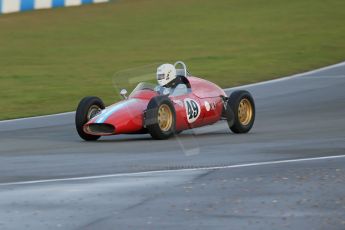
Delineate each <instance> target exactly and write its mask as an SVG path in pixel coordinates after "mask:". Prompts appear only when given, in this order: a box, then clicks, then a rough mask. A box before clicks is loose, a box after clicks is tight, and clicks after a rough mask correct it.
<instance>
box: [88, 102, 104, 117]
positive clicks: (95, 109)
mask: <svg viewBox="0 0 345 230" xmlns="http://www.w3.org/2000/svg"><path fill="white" fill-rule="evenodd" d="M100 111H101V109H100V108H99V107H98V106H97V105H92V106H91V107H90V108H89V111H88V113H87V120H88V121H89V120H91V119H92V118H94V117H95V116H96V115H97V114H98V113H99V112H100Z"/></svg>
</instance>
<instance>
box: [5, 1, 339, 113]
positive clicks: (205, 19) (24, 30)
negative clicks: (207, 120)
mask: <svg viewBox="0 0 345 230" xmlns="http://www.w3.org/2000/svg"><path fill="white" fill-rule="evenodd" d="M344 9H345V1H344V0H329V1H324V0H289V1H286V0H212V1H211V0H174V1H171V0H126V1H124V0H123V1H115V2H112V3H110V4H99V5H89V6H83V7H71V8H65V9H57V10H44V11H36V12H29V13H24V14H11V15H2V16H0V86H1V91H0V96H1V100H0V108H1V113H0V119H8V118H17V117H25V116H33V115H43V114H51V113H57V112H64V111H71V110H74V109H75V107H76V105H77V104H78V102H79V100H80V99H81V98H82V97H83V96H86V95H97V96H99V97H101V98H103V99H104V101H105V102H106V104H110V103H112V102H113V101H114V100H115V99H116V98H117V93H118V92H117V90H116V89H115V87H114V85H113V83H112V81H113V76H114V73H116V72H117V71H120V70H123V69H127V68H131V67H136V66H142V65H147V64H151V63H162V62H163V63H164V62H173V61H175V60H184V61H185V62H186V63H187V64H188V65H189V67H190V70H191V72H192V73H193V74H194V75H198V76H203V77H205V78H207V79H210V80H212V81H214V82H216V83H218V84H220V85H221V86H223V87H230V86H234V85H239V84H244V83H251V82H257V81H262V80H267V79H272V78H277V77H281V76H285V75H289V74H293V73H297V72H301V71H305V70H309V69H313V68H317V67H321V66H325V65H329V64H332V63H336V62H340V61H342V60H344V59H345V52H344V51H345V26H344V22H345V13H344Z"/></svg>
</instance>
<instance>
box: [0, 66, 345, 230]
mask: <svg viewBox="0 0 345 230" xmlns="http://www.w3.org/2000/svg"><path fill="white" fill-rule="evenodd" d="M243 88H245V89H247V90H249V91H250V92H251V93H252V94H253V96H254V98H255V100H256V107H257V117H256V122H255V125H254V128H253V129H252V131H251V132H250V133H249V134H243V135H235V134H232V133H231V132H230V131H229V129H228V127H227V125H226V124H225V123H224V122H219V123H217V124H215V125H213V126H208V127H204V128H200V129H197V130H195V131H193V132H192V131H186V132H183V133H182V134H181V135H179V136H178V137H177V138H173V139H170V140H164V141H155V140H151V138H150V136H149V135H123V136H114V137H108V138H102V139H101V140H100V141H98V142H84V141H81V140H80V139H79V137H78V135H77V133H76V131H75V129H74V122H73V119H74V115H73V113H67V114H61V115H56V116H48V117H41V118H30V119H22V120H14V121H5V122H0V207H1V208H0V229H35V230H37V229H328V230H329V229H345V64H344V63H342V64H338V65H335V66H332V67H328V68H325V69H322V70H318V71H313V72H309V73H306V74H301V75H299V76H294V77H290V78H284V79H281V80H278V81H272V82H267V83H262V84H256V85H250V86H245V87H243ZM232 90H234V89H230V91H232Z"/></svg>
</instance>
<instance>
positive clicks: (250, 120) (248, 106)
mask: <svg viewBox="0 0 345 230" xmlns="http://www.w3.org/2000/svg"><path fill="white" fill-rule="evenodd" d="M227 106H229V107H230V108H231V110H232V111H233V114H234V119H233V122H231V123H230V122H228V125H229V128H230V129H231V131H232V132H234V133H247V132H249V131H250V130H251V128H252V127H253V125H254V120H255V103H254V99H253V97H252V95H251V94H250V93H249V92H248V91H245V90H238V91H235V92H233V93H232V94H231V95H230V97H229V99H228V104H227Z"/></svg>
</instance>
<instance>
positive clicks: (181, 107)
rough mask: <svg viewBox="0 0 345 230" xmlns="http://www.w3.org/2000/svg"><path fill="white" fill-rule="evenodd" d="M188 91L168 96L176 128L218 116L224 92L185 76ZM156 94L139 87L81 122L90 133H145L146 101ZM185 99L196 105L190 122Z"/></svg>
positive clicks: (207, 122) (184, 128) (193, 126)
mask: <svg viewBox="0 0 345 230" xmlns="http://www.w3.org/2000/svg"><path fill="white" fill-rule="evenodd" d="M188 81H189V83H190V85H191V92H190V93H188V94H184V95H180V96H169V98H170V99H171V101H172V102H173V104H174V107H175V111H176V131H182V130H186V129H190V128H195V127H200V126H204V125H210V124H213V123H215V122H217V121H219V120H220V119H221V116H222V111H223V103H224V102H223V99H222V97H223V96H224V97H226V94H225V92H224V91H223V90H222V89H221V88H220V87H219V86H217V85H215V84H213V83H212V82H209V81H207V80H204V79H201V78H197V77H188ZM155 96H158V93H157V92H155V91H152V90H147V89H144V90H139V91H136V92H135V93H134V94H132V95H130V96H129V97H128V99H126V100H122V101H120V102H118V103H115V104H113V105H111V106H109V107H107V108H106V109H104V110H102V112H101V113H100V114H99V115H97V116H96V117H94V118H92V119H91V120H90V121H89V122H88V123H86V124H85V125H84V131H85V132H86V133H88V134H91V135H114V134H132V133H145V127H144V112H145V110H146V109H147V105H148V103H149V101H150V100H151V99H152V98H153V97H155ZM185 99H187V100H189V99H191V100H193V101H195V102H197V104H198V105H199V106H200V111H199V115H198V117H197V119H196V120H195V121H193V122H190V121H189V120H188V118H187V108H186V104H185V102H184V101H185ZM92 125H108V126H112V127H114V130H115V131H114V132H112V133H109V132H101V131H99V130H98V131H97V132H95V131H92V129H91V128H90V127H91V126H92Z"/></svg>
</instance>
